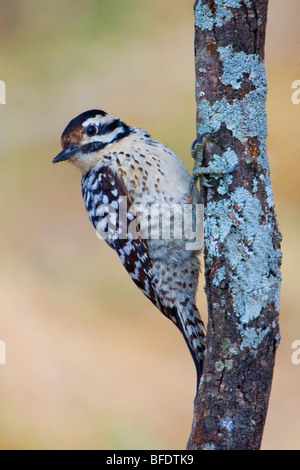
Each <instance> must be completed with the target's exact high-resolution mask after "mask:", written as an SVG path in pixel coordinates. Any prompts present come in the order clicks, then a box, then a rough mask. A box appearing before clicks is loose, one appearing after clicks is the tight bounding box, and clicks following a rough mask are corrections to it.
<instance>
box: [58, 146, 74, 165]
mask: <svg viewBox="0 0 300 470" xmlns="http://www.w3.org/2000/svg"><path fill="white" fill-rule="evenodd" d="M77 152H78V147H74V146H73V145H68V147H66V148H65V149H63V150H62V151H61V152H60V153H59V154H58V155H56V157H55V158H54V159H53V160H52V163H58V162H63V161H65V160H69V158H71V157H73V155H75V153H77Z"/></svg>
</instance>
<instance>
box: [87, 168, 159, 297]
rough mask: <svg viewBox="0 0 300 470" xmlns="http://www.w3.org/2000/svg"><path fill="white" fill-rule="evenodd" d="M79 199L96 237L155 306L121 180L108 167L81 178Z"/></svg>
mask: <svg viewBox="0 0 300 470" xmlns="http://www.w3.org/2000/svg"><path fill="white" fill-rule="evenodd" d="M82 195H83V199H84V203H85V206H86V210H87V212H88V216H89V218H90V220H91V222H92V224H93V225H94V227H95V229H96V231H97V234H98V235H99V236H100V238H103V239H104V240H105V241H106V243H108V245H109V246H111V248H113V249H114V250H115V251H116V253H117V254H118V256H119V257H120V260H121V262H122V263H123V265H124V267H125V269H126V270H127V271H128V273H129V275H130V277H131V278H132V280H133V281H134V282H135V284H136V285H137V286H138V287H139V288H140V289H141V290H142V292H143V293H144V294H145V295H146V296H147V297H148V298H149V299H150V300H151V301H152V302H153V303H154V304H155V305H156V306H157V300H156V294H155V292H154V290H153V287H152V284H151V280H152V265H151V260H150V258H149V254H148V247H147V243H146V241H145V240H143V239H142V238H141V236H140V233H139V219H138V216H137V214H136V213H135V210H134V206H133V204H132V201H131V198H130V196H129V194H128V191H127V189H126V186H125V184H124V182H123V180H122V179H121V178H120V177H119V176H118V175H117V174H116V173H114V172H113V171H112V170H111V169H110V168H108V167H105V166H103V167H101V168H98V169H97V168H95V169H93V170H90V171H89V172H88V173H87V174H86V175H85V176H83V178H82Z"/></svg>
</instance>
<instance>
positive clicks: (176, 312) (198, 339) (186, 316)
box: [163, 298, 205, 390]
mask: <svg viewBox="0 0 300 470" xmlns="http://www.w3.org/2000/svg"><path fill="white" fill-rule="evenodd" d="M167 310H168V311H165V312H163V313H164V314H165V315H166V316H168V318H170V319H171V320H172V321H173V322H174V323H175V324H176V326H177V327H178V328H179V330H180V331H181V333H182V335H183V337H184V339H185V342H186V344H187V347H188V348H189V351H190V353H191V356H192V358H193V361H194V363H195V367H196V373H197V390H198V387H199V383H200V378H201V375H202V369H203V361H204V351H205V328H204V324H203V322H202V320H201V318H200V314H199V311H198V309H197V307H196V305H195V304H194V303H192V302H190V299H188V298H186V302H182V301H181V302H176V306H172V307H168V308H167ZM170 310H171V311H170Z"/></svg>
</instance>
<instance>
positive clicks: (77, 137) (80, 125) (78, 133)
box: [52, 109, 130, 171]
mask: <svg viewBox="0 0 300 470" xmlns="http://www.w3.org/2000/svg"><path fill="white" fill-rule="evenodd" d="M129 134H130V127H129V126H127V125H126V124H125V123H124V122H121V121H120V119H116V118H114V117H113V116H111V115H110V114H107V113H105V112H104V111H100V110H98V109H92V110H90V111H86V112H84V113H82V114H80V115H79V116H77V117H76V118H74V119H72V121H71V122H69V124H68V125H67V127H66V128H65V130H64V132H63V133H62V136H61V145H62V148H63V150H62V151H61V152H60V153H59V154H58V155H57V156H56V157H55V158H54V159H53V160H52V161H53V163H57V162H62V161H65V160H70V161H71V162H72V163H74V164H75V165H77V166H79V167H80V168H81V170H82V171H84V170H86V169H88V168H90V167H92V166H93V164H95V163H96V162H97V161H98V160H99V156H97V155H98V152H99V150H102V149H104V148H105V147H107V146H109V145H112V144H114V143H116V142H118V141H119V140H120V139H122V138H124V137H126V136H128V135H129Z"/></svg>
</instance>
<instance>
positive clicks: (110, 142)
mask: <svg viewBox="0 0 300 470" xmlns="http://www.w3.org/2000/svg"><path fill="white" fill-rule="evenodd" d="M61 145H62V148H63V150H62V151H61V152H60V153H59V154H58V155H57V156H56V157H55V158H54V159H53V163H57V162H62V161H66V160H67V161H70V162H72V163H73V164H74V165H76V166H77V167H78V168H79V169H80V170H81V174H82V180H81V187H82V195H83V200H84V203H85V207H86V210H87V213H88V216H89V219H90V221H91V222H92V224H93V226H94V228H95V229H96V231H97V232H98V234H99V235H101V237H102V238H104V237H103V232H105V233H106V232H107V230H108V227H109V230H110V232H111V236H107V237H106V238H105V241H106V242H107V243H108V244H109V246H110V247H112V248H113V249H114V250H115V252H116V253H117V254H118V256H119V257H120V260H121V262H122V264H123V265H124V267H125V269H126V270H127V271H128V273H129V275H130V276H131V278H132V280H133V281H134V282H135V284H136V285H137V286H138V287H139V288H140V289H141V290H142V292H143V293H144V294H145V295H146V296H147V297H148V298H149V299H150V301H151V302H152V303H153V304H154V305H155V306H156V307H157V308H158V309H159V310H160V311H161V312H162V313H163V314H164V315H165V316H166V317H167V318H169V319H170V320H171V321H172V322H173V323H174V324H175V325H176V326H177V327H178V328H179V330H180V331H181V333H182V335H183V337H184V339H185V342H186V344H187V346H188V349H189V351H190V353H191V355H192V358H193V360H194V363H195V366H196V372H197V388H198V385H199V381H200V377H201V373H202V366H203V358H204V346H205V333H204V325H203V322H202V321H201V319H200V315H199V311H198V309H197V307H196V302H195V296H196V291H197V286H198V277H199V271H200V262H199V257H198V256H199V253H200V250H199V249H198V248H196V249H187V244H186V241H187V240H186V239H185V237H184V236H183V237H181V238H180V237H177V238H176V237H174V236H172V235H174V233H173V232H174V230H171V235H170V237H167V238H166V237H160V236H159V237H158V236H155V237H151V233H152V232H151V230H152V229H153V225H155V228H156V229H157V228H158V225H159V221H158V220H157V219H156V222H155V221H153V220H152V218H151V217H149V214H150V213H151V207H152V206H153V205H158V206H161V207H166V205H169V206H171V205H174V204H175V205H176V206H177V207H178V206H179V207H180V208H181V209H182V210H184V209H185V208H187V207H188V206H189V207H190V206H192V205H194V204H198V203H199V192H198V190H197V188H196V187H195V185H191V176H190V174H189V173H188V170H187V169H186V167H185V166H184V164H183V163H182V161H181V160H180V158H179V157H178V156H177V155H176V154H175V153H174V152H173V151H171V150H170V149H169V148H167V147H166V146H165V145H163V144H162V143H160V142H158V141H155V140H153V139H152V138H151V136H150V134H149V133H148V132H147V131H145V130H144V129H140V128H138V127H132V126H129V125H127V124H125V123H124V122H122V121H121V120H120V119H118V118H115V117H113V116H112V115H111V114H108V113H106V112H104V111H100V110H97V109H93V110H90V111H86V112H84V113H82V114H80V115H79V116H77V117H76V118H74V119H73V120H72V121H70V123H69V124H68V125H67V127H66V128H65V130H64V131H63V134H62V136H61ZM192 186H193V187H192ZM191 187H192V192H191V193H189V189H190V188H191ZM121 201H122V202H123V203H124V204H125V212H124V213H125V221H124V220H123V221H121V216H120V211H118V210H117V209H119V208H120V206H121ZM191 203H193V204H191ZM109 205H110V207H112V208H113V209H115V210H113V211H112V212H111V213H110V212H109V211H108V210H107V207H108V206H109ZM137 207H143V208H145V209H146V212H147V214H148V216H147V217H146V218H143V217H142V216H141V214H138V211H137V210H136V208H137ZM103 208H105V210H103ZM162 217H164V214H162ZM133 220H136V221H138V223H139V230H137V231H136V232H135V236H132V233H131V232H130V231H129V229H128V227H129V224H130V222H132V221H133ZM191 220H192V222H190V223H194V222H193V217H192V218H191ZM149 231H150V236H149ZM158 232H159V235H161V231H159V230H158ZM121 233H123V235H124V233H125V236H120V234H121ZM145 233H146V234H147V236H143V234H145Z"/></svg>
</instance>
